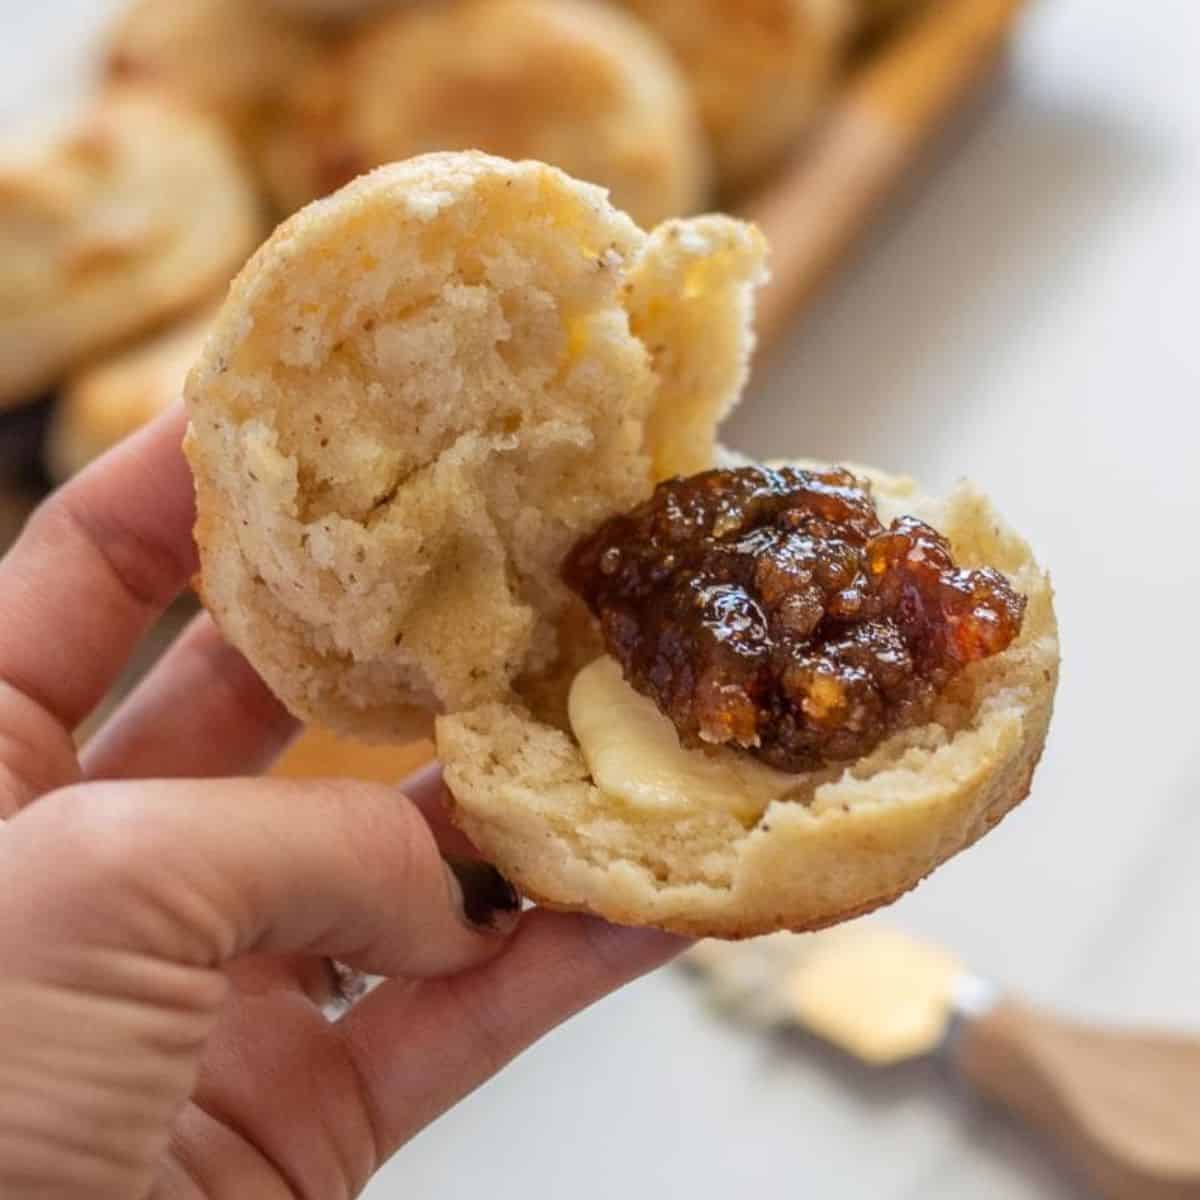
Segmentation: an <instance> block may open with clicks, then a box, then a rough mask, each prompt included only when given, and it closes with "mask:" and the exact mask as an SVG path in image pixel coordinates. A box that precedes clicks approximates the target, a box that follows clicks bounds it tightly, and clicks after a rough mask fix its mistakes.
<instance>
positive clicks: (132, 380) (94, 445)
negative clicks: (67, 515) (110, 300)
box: [45, 307, 216, 482]
mask: <svg viewBox="0 0 1200 1200" xmlns="http://www.w3.org/2000/svg"><path fill="white" fill-rule="evenodd" d="M215 315H216V308H215V307H213V308H206V309H205V310H204V311H203V312H202V313H200V314H198V315H197V316H194V317H192V318H190V319H189V320H186V321H184V322H183V323H182V324H179V325H173V326H171V327H170V328H168V329H166V330H164V331H163V332H161V333H159V334H157V335H156V336H154V337H152V338H150V339H148V340H147V341H144V342H138V343H137V344H135V345H133V346H130V347H127V348H124V349H122V350H119V351H117V352H116V353H114V354H111V355H109V356H107V357H106V358H103V359H100V360H99V361H97V362H94V363H89V364H88V365H86V366H84V367H83V368H81V369H80V370H79V371H77V372H76V373H75V374H74V375H73V376H72V377H71V378H70V379H69V380H67V382H66V383H65V384H64V386H63V388H62V390H61V393H60V395H59V401H58V404H57V405H56V406H55V409H54V414H53V416H52V417H51V420H50V429H49V432H48V433H47V440H46V451H45V453H46V468H47V470H48V472H49V474H50V477H51V478H52V479H54V480H55V481H56V482H62V481H64V480H66V479H69V478H70V477H71V476H72V475H74V474H75V473H76V472H77V471H81V470H82V469H83V468H84V467H86V466H87V465H88V463H90V462H91V461H92V459H94V458H98V457H99V456H100V455H101V454H103V453H104V452H105V451H106V450H108V449H109V448H110V447H111V446H114V445H116V443H117V442H119V441H121V440H122V439H123V438H126V437H128V436H129V435H130V434H131V433H134V432H136V431H137V430H138V429H140V428H141V427H142V426H143V425H145V424H147V423H148V422H150V421H153V420H154V418H155V417H157V416H158V415H159V414H160V413H162V412H165V411H166V410H167V409H168V408H169V407H170V406H171V405H172V404H174V403H175V401H176V400H179V399H180V398H181V397H182V396H183V383H184V380H185V379H186V378H187V373H188V371H190V370H191V368H192V364H193V363H194V362H195V361H196V360H197V359H198V358H199V357H200V351H201V350H203V349H204V340H205V338H206V337H207V336H208V329H209V325H210V324H211V323H212V318H213V317H214V316H215Z"/></svg>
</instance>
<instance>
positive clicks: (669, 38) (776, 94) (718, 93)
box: [620, 0, 856, 189]
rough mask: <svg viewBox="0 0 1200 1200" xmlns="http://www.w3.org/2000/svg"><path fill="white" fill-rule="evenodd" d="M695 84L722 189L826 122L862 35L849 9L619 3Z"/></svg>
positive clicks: (756, 2)
mask: <svg viewBox="0 0 1200 1200" xmlns="http://www.w3.org/2000/svg"><path fill="white" fill-rule="evenodd" d="M620 2H621V3H622V5H623V6H624V7H625V8H627V9H629V10H630V11H631V12H633V13H635V14H636V15H637V16H638V17H640V18H641V19H642V20H643V21H645V22H646V24H647V25H648V26H650V27H651V28H652V29H654V30H655V31H657V32H658V33H659V34H661V35H662V37H663V39H664V40H665V42H666V43H667V45H668V46H670V48H671V49H672V50H673V51H674V53H675V56H676V58H677V60H678V62H679V64H680V66H681V67H682V69H683V72H684V75H685V76H686V77H687V79H688V81H689V83H690V84H691V87H692V90H693V92H694V94H695V97H696V101H697V103H698V105H699V108H700V115H701V118H702V119H703V121H704V126H705V129H706V130H707V131H708V135H709V138H710V139H711V142H712V145H713V150H714V154H715V158H716V165H717V173H718V176H719V179H720V182H721V183H722V185H723V186H724V187H726V188H731V189H736V188H741V187H744V186H746V185H747V184H750V183H752V182H756V181H757V179H758V178H759V177H760V176H762V175H763V174H764V173H765V172H766V171H767V170H769V169H770V168H771V167H772V166H774V165H775V164H776V163H777V162H778V161H779V160H780V159H781V158H783V157H784V156H786V155H787V154H788V152H789V151H790V150H792V149H793V147H794V146H795V145H796V142H797V140H798V139H799V138H800V137H801V135H803V134H804V133H805V132H806V131H807V130H808V129H809V128H810V127H811V126H812V124H813V122H814V121H815V119H816V118H817V116H818V115H819V114H820V112H821V109H822V107H823V106H824V104H825V101H826V100H827V99H828V96H829V93H830V91H831V89H832V87H833V85H834V83H835V82H836V80H837V77H838V73H839V70H840V68H841V66H842V62H843V58H844V55H845V52H846V50H847V47H848V45H849V43H850V40H851V36H852V35H853V33H854V31H855V18H856V14H855V11H854V9H853V7H852V4H851V0H620Z"/></svg>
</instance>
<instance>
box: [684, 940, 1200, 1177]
mask: <svg viewBox="0 0 1200 1200" xmlns="http://www.w3.org/2000/svg"><path fill="white" fill-rule="evenodd" d="M685 964H686V965H688V966H690V967H691V968H692V969H693V970H694V971H695V972H697V973H698V974H699V975H700V977H701V978H702V979H703V980H704V981H705V983H706V988H707V991H708V994H709V996H710V997H711V999H712V1000H714V1001H715V1002H716V1003H717V1004H718V1005H720V1006H721V1007H722V1008H723V1009H724V1010H725V1011H726V1012H728V1013H729V1015H730V1016H732V1017H734V1018H735V1019H738V1020H742V1021H745V1022H747V1023H750V1024H752V1025H755V1026H758V1027H762V1028H769V1027H778V1026H787V1025H793V1026H798V1027H800V1028H803V1029H805V1030H807V1031H808V1032H810V1033H813V1034H816V1035H817V1036H819V1037H822V1038H824V1039H825V1040H827V1041H828V1042H830V1043H832V1044H833V1045H835V1046H838V1047H839V1048H841V1049H842V1050H844V1051H846V1052H848V1053H849V1054H852V1055H854V1056H855V1057H856V1058H858V1059H859V1060H861V1061H863V1062H866V1063H868V1064H871V1065H878V1066H886V1065H888V1064H893V1063H898V1062H902V1061H905V1060H907V1059H911V1058H915V1057H918V1056H921V1055H925V1054H933V1053H940V1054H942V1055H944V1056H945V1058H946V1059H947V1060H948V1061H949V1062H950V1063H952V1064H953V1066H954V1068H955V1069H956V1070H957V1071H959V1072H960V1073H961V1074H962V1075H963V1076H964V1077H965V1078H966V1079H967V1080H968V1081H969V1082H970V1083H971V1084H972V1085H973V1086H974V1087H975V1088H976V1089H977V1090H978V1091H979V1092H981V1093H982V1094H984V1095H986V1096H988V1097H990V1098H991V1099H992V1100H994V1101H997V1102H999V1103H1000V1104H1003V1105H1005V1106H1006V1107H1007V1108H1009V1109H1011V1110H1012V1111H1013V1112H1014V1113H1016V1114H1017V1115H1019V1116H1021V1117H1023V1118H1024V1119H1025V1120H1026V1121H1028V1122H1029V1123H1030V1124H1031V1125H1033V1126H1035V1127H1036V1128H1037V1129H1038V1130H1040V1131H1042V1132H1043V1133H1044V1134H1046V1135H1047V1136H1049V1137H1050V1138H1052V1139H1053V1140H1054V1141H1055V1142H1056V1143H1057V1144H1058V1145H1059V1147H1060V1148H1061V1149H1062V1150H1064V1151H1065V1152H1066V1153H1067V1154H1068V1155H1070V1156H1071V1157H1072V1158H1073V1159H1074V1160H1075V1162H1076V1163H1077V1164H1078V1165H1079V1166H1080V1167H1081V1168H1082V1169H1083V1170H1084V1171H1085V1172H1086V1173H1087V1175H1088V1176H1089V1177H1090V1179H1091V1181H1092V1183H1093V1184H1094V1185H1095V1186H1096V1187H1097V1188H1098V1189H1099V1191H1100V1193H1101V1194H1102V1195H1103V1196H1105V1197H1110V1198H1112V1200H1196V1198H1200V1037H1188V1036H1184V1035H1181V1034H1171V1033H1163V1032H1154V1031H1138V1030H1132V1029H1130V1030H1123V1029H1105V1028H1098V1027H1094V1026H1088V1025H1082V1024H1077V1023H1075V1022H1072V1021H1069V1020H1065V1019H1063V1018H1060V1017H1057V1016H1053V1015H1051V1014H1049V1013H1046V1012H1042V1011H1040V1010H1038V1009H1036V1008H1034V1007H1032V1006H1030V1005H1028V1004H1025V1003H1024V1002H1022V1001H1020V1000H1018V999H1016V998H1014V997H1011V996H1006V995H1004V994H1003V993H1002V992H1001V991H1000V989H998V988H997V987H995V986H993V985H991V984H988V983H986V982H985V981H983V980H980V979H978V978H977V977H975V976H973V975H971V974H970V973H969V972H968V971H967V970H966V969H965V968H964V967H963V966H962V965H961V964H960V963H959V962H957V961H956V960H955V959H954V958H953V957H952V956H950V955H948V954H946V953H944V952H942V951H940V950H938V949H935V948H933V947H930V946H926V945H923V944H921V943H919V942H916V941H913V940H911V939H910V938H908V937H906V936H905V935H904V934H902V933H899V932H897V931H895V930H893V929H891V928H889V927H888V926H885V925H881V924H876V923H874V922H865V923H863V922H860V923H857V924H852V925H848V926H844V927H842V928H840V929H836V930H832V931H830V932H828V933H823V934H816V935H810V936H807V937H795V936H792V935H787V934H780V935H777V936H775V937H770V938H760V939H758V940H757V941H754V942H745V943H741V944H730V943H715V942H714V943H709V942H705V943H701V944H700V945H698V946H696V947H695V948H694V949H693V950H692V951H691V952H690V953H689V954H688V955H687V956H686V958H685Z"/></svg>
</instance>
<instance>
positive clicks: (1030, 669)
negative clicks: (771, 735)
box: [437, 467, 1058, 938]
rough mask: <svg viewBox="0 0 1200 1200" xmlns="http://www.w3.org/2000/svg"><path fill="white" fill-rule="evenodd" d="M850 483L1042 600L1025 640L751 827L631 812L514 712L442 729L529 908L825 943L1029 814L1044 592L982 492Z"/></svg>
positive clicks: (571, 748)
mask: <svg viewBox="0 0 1200 1200" xmlns="http://www.w3.org/2000/svg"><path fill="white" fill-rule="evenodd" d="M854 470H855V471H856V473H858V474H859V475H860V476H866V477H868V478H870V479H871V480H872V483H873V485H874V494H875V497H876V500H877V502H878V506H879V510H880V514H881V516H883V517H884V519H889V518H890V517H891V516H894V515H900V514H902V513H903V514H912V515H916V516H918V517H921V518H923V519H925V520H927V521H929V522H930V523H931V524H933V525H934V526H935V528H937V529H939V530H940V531H941V532H942V533H944V534H946V535H947V536H948V537H949V538H950V540H951V542H952V544H953V547H954V551H955V557H956V559H957V560H958V562H959V563H961V564H962V565H964V566H967V567H972V566H980V565H990V566H994V567H996V568H998V569H999V570H1002V571H1003V572H1004V573H1005V575H1007V576H1008V578H1009V579H1010V580H1011V581H1012V583H1013V584H1014V585H1015V586H1016V587H1017V589H1018V590H1019V591H1020V592H1022V593H1023V594H1024V595H1025V596H1026V597H1027V598H1028V608H1027V610H1026V618H1025V624H1024V628H1023V630H1022V633H1021V635H1020V637H1019V639H1018V640H1017V641H1016V642H1015V643H1014V644H1013V645H1012V646H1011V647H1010V648H1009V649H1008V650H1006V651H1005V652H1004V653H1002V654H1000V655H997V656H996V657H994V658H990V659H986V660H984V661H982V662H979V663H976V664H973V665H972V666H970V667H968V668H967V670H966V671H965V672H964V674H963V676H962V677H960V678H959V679H958V680H956V681H955V682H954V684H952V685H951V687H950V688H949V689H948V690H947V693H946V694H945V695H944V696H943V698H942V700H941V702H940V704H939V707H938V709H937V710H936V711H935V714H934V718H933V719H932V720H931V721H929V722H928V723H926V724H924V725H920V726H917V727H915V728H910V729H906V730H903V731H901V732H899V733H895V734H893V735H892V736H891V737H889V738H888V739H887V740H886V741H884V742H883V743H882V744H881V745H880V746H879V747H878V748H877V749H876V750H874V751H873V752H872V753H871V754H869V755H867V756H866V757H865V758H861V759H859V760H857V761H856V762H854V763H852V764H850V765H849V766H846V767H844V768H826V769H825V770H823V771H820V772H811V773H808V774H807V775H805V774H801V775H797V776H796V777H795V780H796V783H795V787H794V788H793V789H792V790H790V791H789V793H788V797H787V798H786V799H782V800H775V801H773V802H771V803H770V804H768V805H765V806H764V807H762V808H761V809H759V810H757V811H752V812H749V813H747V812H746V811H737V812H735V811H732V810H731V809H729V808H728V807H722V808H716V807H705V806H697V807H696V808H695V809H694V810H693V811H689V812H686V813H682V814H681V813H679V812H675V811H669V810H668V811H663V812H654V811H647V810H644V809H638V810H634V809H631V808H630V807H628V806H627V805H624V804H622V803H621V802H619V801H616V800H614V799H613V798H612V797H610V796H607V795H605V794H604V793H603V792H601V791H600V789H598V788H597V787H596V785H595V784H594V783H593V781H592V779H591V778H590V776H589V773H588V767H587V764H586V761H585V759H584V757H583V754H582V753H581V751H580V749H579V747H578V745H577V744H576V743H575V741H574V739H573V738H572V737H571V736H570V734H569V732H567V731H566V730H563V729H561V728H557V727H555V726H554V725H553V724H551V723H549V722H546V721H544V720H539V719H538V718H537V717H535V716H534V715H533V714H532V713H531V712H529V711H528V710H527V709H524V708H522V706H521V705H520V704H517V703H512V702H507V703H506V702H503V701H501V702H493V703H490V704H486V705H481V706H479V707H477V708H475V709H474V710H469V711H463V712H456V713H450V714H447V715H445V716H442V717H440V718H439V719H438V722H437V746H438V753H439V755H440V756H441V758H442V761H443V763H444V764H445V774H446V782H447V785H448V787H449V789H450V792H451V794H452V796H453V805H454V807H453V816H454V819H455V821H456V823H457V824H458V825H459V826H460V827H461V828H462V829H463V830H464V832H466V834H467V835H468V837H470V838H471V840H472V841H473V842H474V843H475V845H476V846H477V847H478V848H479V849H480V851H481V852H482V853H483V854H484V855H485V856H487V857H488V858H489V859H490V860H491V861H493V862H495V863H496V864H497V865H498V866H499V867H500V868H501V870H503V871H504V872H505V873H506V874H507V875H508V877H509V878H510V879H512V881H513V882H514V883H515V884H516V885H517V886H518V887H519V888H520V889H521V890H522V891H523V892H524V893H525V894H526V895H527V896H529V897H530V898H531V899H534V900H538V901H540V902H541V903H543V904H547V905H549V906H551V907H555V908H564V909H576V910H580V911H586V912H591V913H596V914H598V915H600V916H603V917H605V918H607V919H608V920H611V921H615V922H618V923H624V924H635V925H654V926H658V927H660V928H663V929H668V930H671V931H674V932H676V933H681V934H685V935H687V936H692V937H721V938H742V937H752V936H757V935H759V934H764V933H770V932H772V931H774V930H780V929H791V930H795V931H803V930H810V929H817V928H821V927H823V926H826V925H831V924H835V923H837V922H839V921H843V920H847V919H849V918H850V917H853V916H858V915H860V914H863V913H866V912H870V911H871V910H873V909H875V908H878V907H881V906H882V905H885V904H888V903H890V902H891V901H893V900H895V899H896V898H897V897H899V896H900V895H902V894H903V893H904V892H906V891H908V890H909V889H911V888H913V887H915V886H916V885H917V884H918V883H920V882H921V880H922V879H924V878H925V877H926V876H927V875H928V874H929V873H930V872H931V871H933V870H934V869H935V868H936V867H937V866H938V865H940V864H941V863H943V862H944V861H945V860H946V859H948V858H950V857H951V856H952V855H954V854H956V853H958V852H959V851H961V850H963V849H965V848H966V847H967V846H969V845H971V844H972V843H973V842H975V841H976V840H977V839H978V838H980V837H981V836H982V835H983V834H985V833H986V832H987V831H988V830H989V829H991V828H992V827H993V826H994V825H995V824H996V823H997V822H999V821H1000V819H1001V818H1002V817H1003V816H1004V815H1005V814H1006V813H1007V812H1009V811H1010V810H1011V809H1012V808H1013V807H1015V806H1016V805H1017V804H1019V803H1020V801H1021V800H1023V799H1024V798H1025V796H1026V794H1027V793H1028V791H1029V785H1030V780H1031V777H1032V774H1033V770H1034V767H1035V766H1036V765H1037V762H1038V759H1039V758H1040V756H1041V753H1042V748H1043V746H1044V744H1045V740H1046V733H1047V729H1048V727H1049V723H1050V716H1051V711H1052V707H1053V700H1054V693H1055V688H1056V685H1057V678H1058V636H1057V625H1056V621H1055V615H1054V607H1053V597H1052V592H1051V587H1050V583H1049V579H1048V577H1047V576H1046V575H1045V573H1044V572H1043V571H1042V570H1041V569H1040V568H1039V567H1038V565H1037V564H1036V562H1035V561H1034V559H1033V556H1032V554H1031V552H1030V549H1029V547H1028V545H1026V544H1025V542H1024V541H1022V540H1021V538H1020V537H1018V536H1017V535H1016V534H1015V533H1014V532H1013V531H1012V530H1011V529H1010V528H1009V527H1008V526H1007V525H1006V524H1005V523H1004V522H1003V520H1002V519H1001V518H1000V517H999V516H998V515H997V513H996V512H995V510H994V509H993V508H992V506H991V505H990V504H989V502H988V501H987V499H986V498H985V497H984V496H983V495H981V494H980V492H979V491H978V490H977V489H975V488H974V487H972V486H971V485H969V484H962V485H960V486H959V487H957V488H956V489H955V490H954V491H953V492H951V494H950V495H949V496H948V497H946V498H945V499H944V500H934V499H931V498H929V497H927V496H924V495H922V494H921V493H920V492H919V491H918V489H917V488H916V485H915V484H914V483H913V482H912V481H911V480H908V479H897V478H891V477H888V476H885V475H882V474H880V473H879V472H873V471H870V470H868V469H866V468H861V467H856V468H854Z"/></svg>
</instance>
